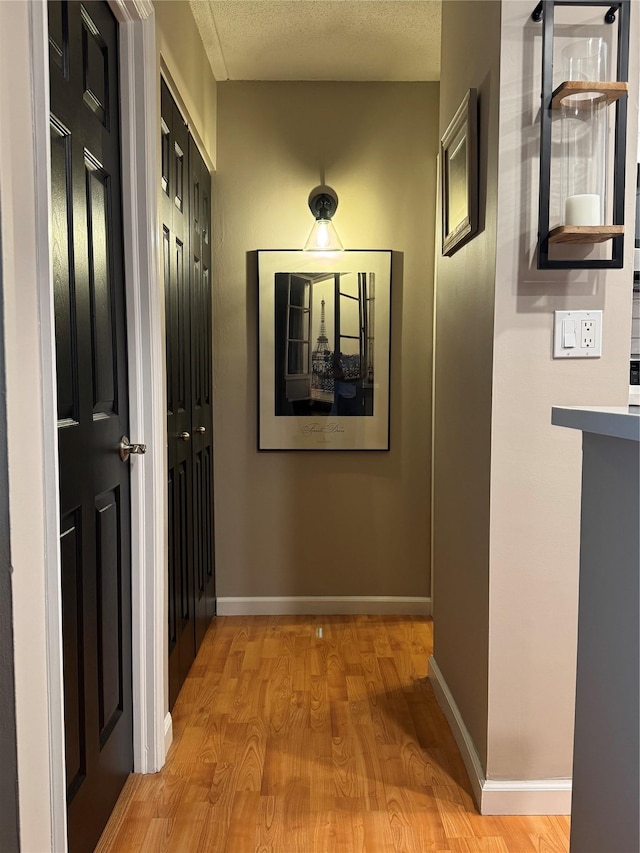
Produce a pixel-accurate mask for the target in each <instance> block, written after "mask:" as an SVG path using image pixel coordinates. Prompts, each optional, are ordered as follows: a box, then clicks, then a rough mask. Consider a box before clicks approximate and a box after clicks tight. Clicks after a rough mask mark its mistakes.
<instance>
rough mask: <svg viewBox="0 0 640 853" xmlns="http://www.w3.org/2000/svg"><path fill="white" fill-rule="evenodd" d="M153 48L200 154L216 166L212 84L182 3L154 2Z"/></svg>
mask: <svg viewBox="0 0 640 853" xmlns="http://www.w3.org/2000/svg"><path fill="white" fill-rule="evenodd" d="M154 8H155V16H156V46H157V50H158V54H159V56H161V57H162V70H163V73H164V74H165V76H167V77H168V79H169V83H170V86H171V89H172V91H173V94H174V96H176V98H177V100H178V105H179V106H180V108H181V110H182V112H183V115H184V117H185V118H188V120H189V128H190V130H191V132H192V134H193V136H194V138H195V140H196V142H197V143H198V147H199V148H200V151H201V153H202V154H203V155H204V156H205V158H206V157H207V155H208V157H209V159H210V161H211V162H210V164H209V165H210V166H212V167H214V168H215V165H216V100H217V99H216V81H215V80H214V79H213V72H212V71H211V66H210V65H209V61H208V59H207V57H206V54H205V52H204V47H203V45H202V39H201V38H200V34H199V32H198V30H197V29H196V24H195V21H194V19H193V14H192V12H191V8H190V6H189V3H187V2H186V0H156V2H155V3H154Z"/></svg>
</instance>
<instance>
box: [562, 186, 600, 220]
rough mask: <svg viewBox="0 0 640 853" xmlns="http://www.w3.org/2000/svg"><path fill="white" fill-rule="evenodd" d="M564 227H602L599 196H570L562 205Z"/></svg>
mask: <svg viewBox="0 0 640 853" xmlns="http://www.w3.org/2000/svg"><path fill="white" fill-rule="evenodd" d="M564 224H565V225H602V216H601V214H600V196H599V195H598V194H597V193H581V194H580V195H570V196H567V199H566V201H565V204H564Z"/></svg>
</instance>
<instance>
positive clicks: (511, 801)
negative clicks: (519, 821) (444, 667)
mask: <svg viewBox="0 0 640 853" xmlns="http://www.w3.org/2000/svg"><path fill="white" fill-rule="evenodd" d="M429 681H430V682H431V684H432V686H433V691H434V693H435V695H436V699H437V700H438V704H439V705H440V707H441V708H442V710H443V712H444V715H445V717H446V718H447V722H448V723H449V725H450V727H451V731H452V732H453V736H454V738H455V740H456V743H457V744H458V748H459V750H460V753H461V755H462V760H463V761H464V765H465V767H466V769H467V773H468V774H469V781H470V782H471V788H472V791H473V796H474V799H475V801H476V805H477V806H478V809H479V811H480V814H483V815H518V814H521V815H553V814H558V815H568V814H570V812H571V779H505V780H500V781H497V780H493V779H486V778H485V775H484V771H483V769H482V764H481V762H480V757H479V755H478V752H477V750H476V747H475V744H474V742H473V739H472V737H471V735H470V734H469V730H468V729H467V727H466V726H465V724H464V720H463V719H462V716H461V714H460V711H459V709H458V706H457V705H456V702H455V699H454V698H453V695H452V693H451V691H450V690H449V687H448V685H447V682H446V681H445V679H444V676H443V675H442V672H441V671H440V668H439V667H438V664H437V663H436V661H435V659H434V658H433V657H430V658H429Z"/></svg>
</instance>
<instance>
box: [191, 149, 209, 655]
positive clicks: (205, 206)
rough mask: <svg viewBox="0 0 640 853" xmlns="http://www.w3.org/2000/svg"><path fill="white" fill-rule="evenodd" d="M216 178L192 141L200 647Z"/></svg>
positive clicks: (205, 602) (205, 588) (205, 619)
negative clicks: (212, 215)
mask: <svg viewBox="0 0 640 853" xmlns="http://www.w3.org/2000/svg"><path fill="white" fill-rule="evenodd" d="M210 211H211V175H210V174H209V171H208V169H207V167H206V165H205V162H204V160H203V159H202V156H201V155H200V152H199V151H198V149H197V147H196V145H195V143H194V141H193V139H191V138H189V212H190V230H189V245H190V247H191V425H192V434H193V438H192V444H191V452H192V479H193V582H194V594H195V614H196V648H199V646H200V643H201V642H202V639H203V637H204V635H205V632H206V630H207V626H208V624H209V620H210V619H211V617H212V616H213V615H214V612H215V578H214V564H213V553H214V549H213V417H212V410H211V394H212V351H211V350H212V348H211V224H210Z"/></svg>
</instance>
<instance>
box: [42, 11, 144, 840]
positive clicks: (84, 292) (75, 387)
mask: <svg viewBox="0 0 640 853" xmlns="http://www.w3.org/2000/svg"><path fill="white" fill-rule="evenodd" d="M49 33H50V58H51V62H50V71H51V161H52V162H51V171H52V211H51V216H52V241H53V276H54V291H55V316H56V357H57V381H58V445H59V460H60V532H61V541H60V550H61V558H62V628H63V641H64V689H65V697H64V703H65V739H66V740H65V750H66V772H67V802H68V817H69V821H68V835H69V849H70V850H71V851H72V853H73V852H74V851H78V853H80V851H90V850H93V848H94V846H95V844H96V842H97V840H98V837H99V835H100V833H101V831H102V829H103V827H104V825H105V823H106V821H107V819H108V817H109V815H110V813H111V810H112V809H113V806H114V804H115V801H116V799H117V797H118V794H119V793H120V790H121V788H122V785H123V784H124V781H125V779H126V778H127V775H128V774H129V772H130V771H131V770H132V767H133V733H132V699H131V553H130V552H131V539H130V527H131V519H130V504H129V463H123V462H122V461H121V460H120V456H119V453H118V445H119V442H120V437H121V436H122V435H123V434H126V433H127V432H128V429H127V427H128V400H127V363H126V340H125V328H126V324H125V304H124V274H123V249H122V213H121V211H122V203H121V187H120V174H121V171H120V124H119V116H118V97H119V89H118V25H117V22H116V20H115V18H114V17H113V14H112V13H111V11H110V9H109V7H108V5H107V3H104V2H95V3H94V2H85V3H83V4H80V3H77V2H70V3H66V2H62V3H61V2H51V3H49Z"/></svg>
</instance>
